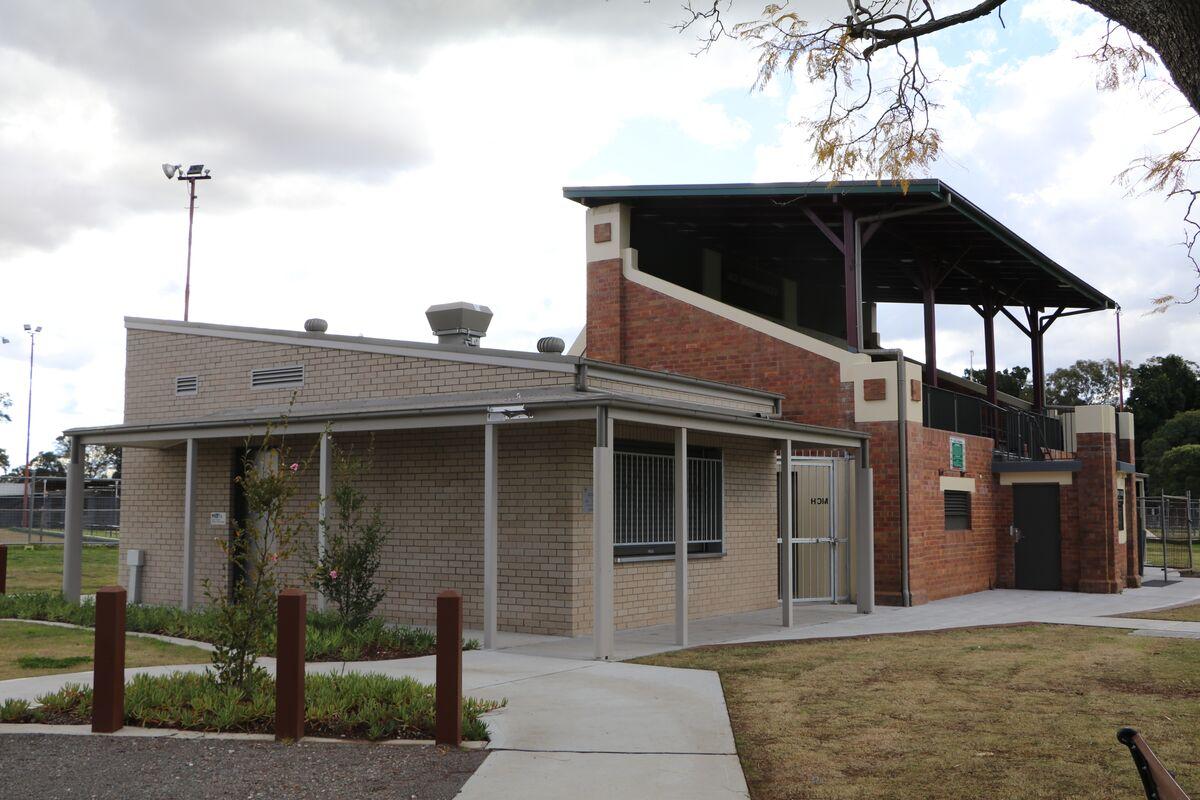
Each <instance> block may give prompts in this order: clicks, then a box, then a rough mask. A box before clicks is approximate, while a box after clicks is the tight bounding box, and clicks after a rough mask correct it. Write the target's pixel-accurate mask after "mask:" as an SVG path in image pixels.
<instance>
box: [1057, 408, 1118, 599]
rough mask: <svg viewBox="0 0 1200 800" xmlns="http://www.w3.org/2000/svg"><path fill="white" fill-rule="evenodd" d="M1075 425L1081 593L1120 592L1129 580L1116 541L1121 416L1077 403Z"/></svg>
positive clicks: (1111, 411) (1107, 409)
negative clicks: (1118, 442) (1077, 463)
mask: <svg viewBox="0 0 1200 800" xmlns="http://www.w3.org/2000/svg"><path fill="white" fill-rule="evenodd" d="M1075 425H1076V428H1075V430H1076V436H1075V439H1076V449H1075V454H1076V456H1077V457H1078V459H1079V460H1080V461H1081V462H1083V466H1082V469H1080V471H1079V472H1078V473H1076V474H1075V488H1076V491H1075V497H1076V503H1077V505H1078V509H1079V523H1078V535H1079V543H1078V546H1079V591H1081V592H1098V593H1110V594H1112V593H1117V592H1120V591H1121V589H1122V588H1123V587H1124V583H1125V581H1124V572H1125V552H1124V549H1123V548H1122V547H1121V546H1120V545H1119V543H1118V540H1117V489H1116V475H1117V430H1116V428H1117V426H1116V414H1115V413H1114V411H1113V409H1112V407H1111V406H1078V407H1076V409H1075ZM1063 583H1064V584H1065V583H1067V581H1066V580H1064V581H1063Z"/></svg>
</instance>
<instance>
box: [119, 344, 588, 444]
mask: <svg viewBox="0 0 1200 800" xmlns="http://www.w3.org/2000/svg"><path fill="white" fill-rule="evenodd" d="M293 364H303V365H304V386H303V387H301V388H300V389H298V390H294V389H290V388H283V389H252V388H250V371H251V370H252V369H256V368H259V367H278V366H288V365H293ZM183 375H196V376H197V377H198V378H199V380H200V391H199V392H198V393H197V394H195V395H191V396H185V397H177V396H176V395H175V378H176V377H178V376H183ZM574 381H575V376H574V373H571V372H550V371H545V370H534V369H526V368H522V367H501V366H488V365H485V364H468V363H464V362H459V361H442V360H437V359H431V358H411V357H408V356H399V355H388V354H382V353H364V352H357V351H351V350H334V349H330V348H325V347H305V346H301V345H285V344H274V343H271V342H253V341H246V340H241V339H222V338H218V337H214V336H201V335H197V334H185V333H163V332H159V331H144V330H137V329H130V330H128V331H127V332H126V364H125V422H127V423H133V422H161V421H167V420H172V419H187V418H194V417H201V416H205V415H207V414H212V413H214V412H220V411H227V410H231V409H236V408H247V407H252V406H260V405H278V404H284V403H287V402H288V400H289V399H290V398H291V397H292V392H293V391H295V392H296V403H297V406H303V405H304V404H307V403H329V402H336V401H339V400H365V399H368V398H379V397H409V396H413V395H425V394H439V393H445V392H468V391H481V390H487V389H502V388H521V387H536V386H571V385H573V384H574Z"/></svg>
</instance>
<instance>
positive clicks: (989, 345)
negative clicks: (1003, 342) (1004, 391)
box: [983, 304, 996, 405]
mask: <svg viewBox="0 0 1200 800" xmlns="http://www.w3.org/2000/svg"><path fill="white" fill-rule="evenodd" d="M983 354H984V360H985V366H984V370H985V371H986V383H987V399H988V402H989V403H992V404H993V405H995V403H996V307H995V306H994V305H990V304H989V305H985V306H984V307H983Z"/></svg>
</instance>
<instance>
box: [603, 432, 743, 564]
mask: <svg viewBox="0 0 1200 800" xmlns="http://www.w3.org/2000/svg"><path fill="white" fill-rule="evenodd" d="M620 446H621V445H620V444H618V448H620ZM638 449H639V450H640V449H642V448H638ZM722 486H723V465H722V462H721V456H720V453H719V451H717V452H714V451H711V450H707V451H703V452H702V453H697V454H695V455H689V456H688V552H689V553H708V552H720V551H721V543H722V538H723V529H724V524H723V523H724V513H723V512H724V509H723V505H724V498H723V491H722ZM674 492H675V456H674V454H673V453H663V452H633V451H628V450H621V449H618V450H617V451H616V452H615V453H613V506H614V508H613V511H614V514H613V546H614V548H615V549H616V552H617V555H624V556H635V555H665V554H671V553H674V552H675V497H674Z"/></svg>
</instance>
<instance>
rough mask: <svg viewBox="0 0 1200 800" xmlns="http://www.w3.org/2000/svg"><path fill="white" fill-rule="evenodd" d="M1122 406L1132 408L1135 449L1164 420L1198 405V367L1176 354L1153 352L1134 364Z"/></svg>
mask: <svg viewBox="0 0 1200 800" xmlns="http://www.w3.org/2000/svg"><path fill="white" fill-rule="evenodd" d="M1131 383H1132V389H1131V390H1130V393H1129V401H1128V402H1127V403H1126V406H1127V407H1128V408H1129V410H1130V411H1132V412H1134V418H1135V419H1136V420H1137V428H1136V429H1135V431H1134V435H1135V437H1136V440H1137V441H1138V442H1139V443H1140V444H1139V451H1140V452H1142V453H1144V452H1145V449H1144V446H1145V443H1146V442H1148V441H1149V440H1150V439H1153V438H1154V436H1155V434H1157V433H1158V430H1159V428H1161V427H1162V426H1163V425H1164V424H1165V423H1166V422H1167V420H1169V419H1171V418H1172V417H1174V416H1175V415H1176V414H1179V413H1180V412H1182V411H1189V410H1191V409H1195V408H1200V367H1197V365H1196V364H1195V363H1194V362H1192V361H1188V360H1186V359H1184V358H1183V357H1182V356H1178V355H1174V354H1172V355H1166V356H1154V357H1153V358H1148V359H1146V361H1145V362H1143V363H1142V364H1139V365H1138V366H1137V367H1134V369H1133V374H1132V376H1131Z"/></svg>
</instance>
